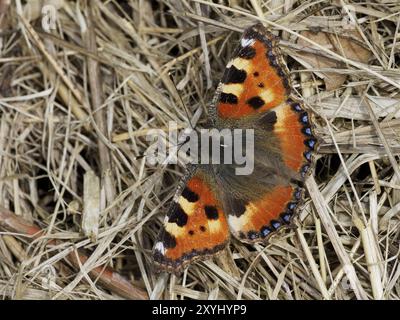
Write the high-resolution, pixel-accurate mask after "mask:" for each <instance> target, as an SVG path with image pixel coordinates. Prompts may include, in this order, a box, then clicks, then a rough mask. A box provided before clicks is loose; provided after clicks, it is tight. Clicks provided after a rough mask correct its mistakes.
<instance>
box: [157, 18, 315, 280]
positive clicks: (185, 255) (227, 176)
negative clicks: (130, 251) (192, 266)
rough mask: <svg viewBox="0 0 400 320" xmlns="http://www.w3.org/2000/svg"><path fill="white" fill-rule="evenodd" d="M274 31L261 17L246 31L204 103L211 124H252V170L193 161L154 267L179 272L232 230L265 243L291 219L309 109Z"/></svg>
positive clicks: (299, 194)
mask: <svg viewBox="0 0 400 320" xmlns="http://www.w3.org/2000/svg"><path fill="white" fill-rule="evenodd" d="M277 42H278V40H277V38H276V37H275V36H273V35H272V34H270V33H269V32H268V31H267V30H266V29H265V28H264V27H263V26H262V25H261V24H257V25H254V26H252V27H250V28H248V29H246V30H245V32H244V33H243V35H242V38H241V40H240V44H239V47H238V49H237V50H236V51H235V53H234V55H233V58H232V59H231V60H230V61H229V63H228V65H227V67H226V70H225V72H224V75H223V77H222V80H221V82H220V84H219V86H218V89H217V92H216V95H215V97H214V99H213V103H212V105H211V107H210V108H209V114H210V123H211V125H212V127H214V128H216V129H225V128H229V129H237V128H240V129H248V128H251V129H254V155H253V159H254V170H253V172H252V173H251V174H249V175H240V176H239V175H237V174H236V173H235V169H236V167H237V165H235V164H221V165H190V166H189V168H188V170H187V173H186V175H185V177H184V178H183V180H182V181H181V182H180V184H179V187H178V190H177V192H176V195H175V197H174V199H173V201H172V204H171V207H170V209H169V212H168V213H167V215H166V218H165V220H164V225H163V227H162V230H161V232H160V234H159V238H158V240H157V242H156V243H155V246H154V249H153V255H154V261H155V263H156V264H157V266H159V267H161V268H162V269H164V270H167V271H170V272H175V273H176V272H179V271H181V270H182V268H183V267H185V266H186V265H187V264H189V263H190V262H193V261H195V260H197V259H201V258H204V257H209V256H212V255H214V254H216V253H218V252H220V251H221V250H223V249H224V248H225V247H226V246H227V244H228V243H229V240H230V236H231V234H232V235H233V236H234V237H236V238H238V239H239V240H241V241H243V242H246V243H255V242H266V241H267V240H268V239H269V237H270V236H271V235H272V234H274V233H275V232H276V231H277V230H279V229H281V228H282V227H284V226H288V225H290V223H291V220H292V218H293V216H294V215H295V213H296V211H297V210H298V207H299V205H300V203H301V200H302V198H303V193H304V189H303V182H304V179H305V177H306V176H307V174H309V172H310V169H311V167H312V164H313V156H312V155H313V152H314V150H315V148H316V144H317V139H316V138H315V137H314V133H313V128H312V123H311V119H310V114H309V113H308V112H307V111H306V110H305V108H304V106H303V105H302V103H301V102H299V101H297V100H295V99H294V98H293V97H291V85H290V80H289V76H288V72H287V68H286V65H285V63H284V62H283V59H282V55H281V53H280V51H279V47H278V46H277Z"/></svg>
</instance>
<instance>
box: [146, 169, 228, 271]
mask: <svg viewBox="0 0 400 320" xmlns="http://www.w3.org/2000/svg"><path fill="white" fill-rule="evenodd" d="M188 172H190V173H188V176H187V177H186V178H185V180H186V181H184V184H183V186H182V188H181V190H179V191H178V193H177V195H176V197H175V198H174V201H173V203H172V206H171V208H170V210H169V213H168V215H167V216H166V218H165V221H164V225H163V228H162V230H161V232H160V235H159V239H158V241H157V242H156V244H155V246H154V249H153V253H154V260H155V262H156V263H157V264H158V265H159V266H160V267H161V268H163V269H166V270H169V271H173V272H177V271H180V270H181V269H182V267H184V266H185V265H187V264H188V263H190V262H191V261H193V260H197V259H199V258H201V257H206V256H210V255H212V254H215V253H217V252H219V251H221V250H222V249H224V248H225V246H226V244H227V243H228V241H229V228H228V224H227V221H226V217H225V213H224V211H223V208H222V205H221V202H220V201H219V200H218V196H217V192H216V190H215V186H214V181H213V177H212V175H211V174H210V171H209V168H208V166H203V167H200V166H199V167H192V169H191V170H189V171H188Z"/></svg>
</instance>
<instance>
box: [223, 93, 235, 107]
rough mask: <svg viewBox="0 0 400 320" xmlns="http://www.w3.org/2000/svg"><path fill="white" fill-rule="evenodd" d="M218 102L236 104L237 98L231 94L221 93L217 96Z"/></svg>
mask: <svg viewBox="0 0 400 320" xmlns="http://www.w3.org/2000/svg"><path fill="white" fill-rule="evenodd" d="M219 102H221V103H229V104H237V103H238V98H237V97H236V96H235V95H234V94H232V93H225V92H221V94H220V96H219Z"/></svg>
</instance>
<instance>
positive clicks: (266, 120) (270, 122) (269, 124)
mask: <svg viewBox="0 0 400 320" xmlns="http://www.w3.org/2000/svg"><path fill="white" fill-rule="evenodd" d="M276 121H277V117H276V112H275V111H269V112H267V113H265V114H264V115H263V116H262V117H261V118H260V119H259V120H258V121H257V122H258V125H260V126H261V127H262V128H263V129H264V130H266V131H272V130H273V129H274V125H275V123H276Z"/></svg>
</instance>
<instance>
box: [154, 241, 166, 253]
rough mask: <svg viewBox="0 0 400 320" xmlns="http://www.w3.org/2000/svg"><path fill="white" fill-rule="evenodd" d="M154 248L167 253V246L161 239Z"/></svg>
mask: <svg viewBox="0 0 400 320" xmlns="http://www.w3.org/2000/svg"><path fill="white" fill-rule="evenodd" d="M154 250H157V251H158V252H160V253H161V254H165V247H164V244H163V243H162V242H161V241H159V242H157V243H156V245H155V246H154Z"/></svg>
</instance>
